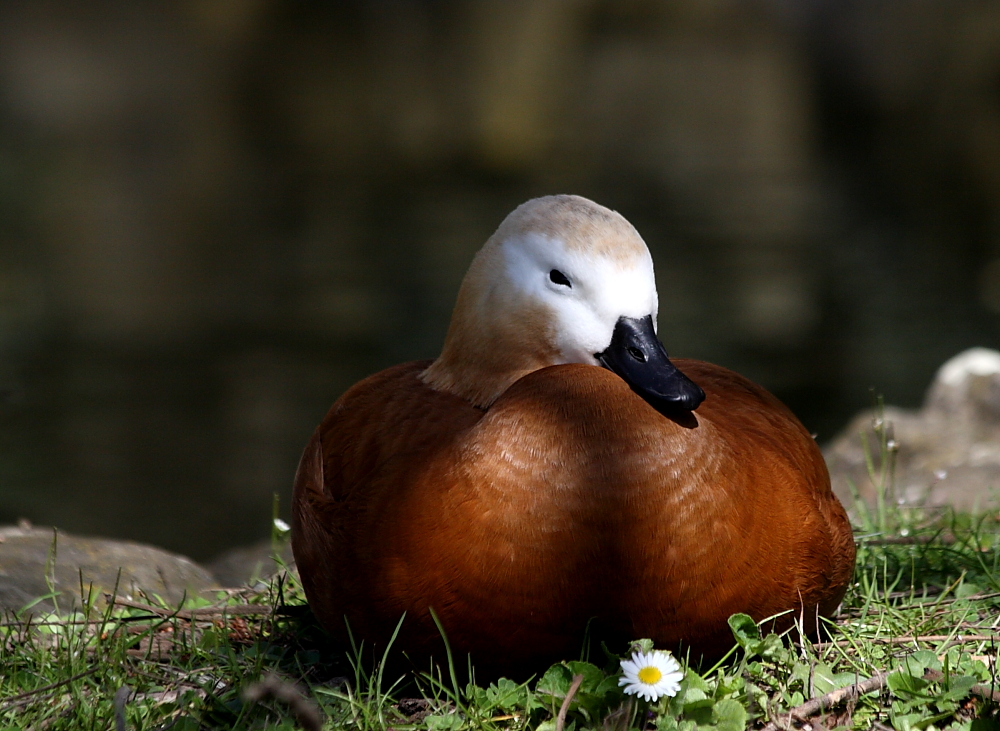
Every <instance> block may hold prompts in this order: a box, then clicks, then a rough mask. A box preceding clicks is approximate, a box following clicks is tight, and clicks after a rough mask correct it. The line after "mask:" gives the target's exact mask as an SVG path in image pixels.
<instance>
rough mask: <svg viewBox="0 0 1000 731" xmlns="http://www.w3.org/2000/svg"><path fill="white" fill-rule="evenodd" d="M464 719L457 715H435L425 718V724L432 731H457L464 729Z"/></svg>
mask: <svg viewBox="0 0 1000 731" xmlns="http://www.w3.org/2000/svg"><path fill="white" fill-rule="evenodd" d="M462 723H463V721H462V718H461V716H459V715H458V714H457V713H449V714H448V715H447V716H442V715H437V714H433V715H430V716H426V717H425V718H424V724H426V726H427V728H428V729H429V730H430V731H455V730H456V729H459V728H461V727H462Z"/></svg>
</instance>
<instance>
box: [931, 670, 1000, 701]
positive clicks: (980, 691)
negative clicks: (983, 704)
mask: <svg viewBox="0 0 1000 731" xmlns="http://www.w3.org/2000/svg"><path fill="white" fill-rule="evenodd" d="M924 679H925V680H931V681H933V682H935V683H936V682H939V681H942V680H944V673H942V672H940V671H938V670H927V671H925V672H924ZM969 693H971V694H972V695H975V696H979V697H980V698H982V699H983V700H984V701H993V702H994V703H1000V691H998V690H994V689H993V688H991V687H989V686H988V685H983V684H982V683H976V684H975V685H974V686H972V687H971V688H969Z"/></svg>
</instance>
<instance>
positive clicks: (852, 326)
mask: <svg viewBox="0 0 1000 731" xmlns="http://www.w3.org/2000/svg"><path fill="white" fill-rule="evenodd" d="M556 192H567V193H578V194H581V195H585V196H588V197H590V198H593V199H595V200H597V201H598V202H600V203H603V204H604V205H607V206H609V207H611V208H614V209H616V210H618V211H620V212H622V213H623V214H624V215H625V216H626V217H627V218H629V219H630V220H631V221H632V222H633V223H634V224H635V225H636V227H637V228H638V229H639V231H640V232H641V233H642V235H643V236H644V238H645V239H646V241H647V243H648V244H649V247H650V249H651V250H652V252H653V258H654V261H655V264H656V269H657V279H658V283H659V290H660V300H661V305H660V334H661V337H662V339H663V340H664V342H665V344H666V346H667V348H668V350H669V351H670V352H671V353H672V354H675V355H685V356H694V357H699V358H704V359H708V360H712V361H715V362H718V363H721V364H723V365H726V366H729V367H731V368H735V369H737V370H739V371H741V372H743V373H745V374H746V375H748V376H750V377H751V378H753V379H755V380H757V381H759V382H761V383H762V384H764V385H766V386H767V387H768V388H770V389H772V390H773V391H774V392H775V393H777V394H778V395H779V396H780V397H781V398H782V399H784V400H785V401H786V402H787V403H788V404H789V405H791V406H792V407H793V409H794V410H795V411H796V412H797V413H798V414H799V415H800V417H801V418H802V419H803V421H804V422H805V423H806V425H807V427H808V428H810V429H811V430H813V431H815V432H817V433H818V434H819V439H820V441H821V442H823V441H826V440H829V439H830V438H831V437H832V436H833V435H834V434H835V433H836V431H837V430H838V429H839V428H840V427H841V426H842V425H843V423H844V422H845V421H846V419H847V418H848V417H849V416H850V415H851V414H853V413H854V412H855V411H856V410H858V409H860V408H863V407H865V406H866V405H868V403H869V400H870V395H869V387H875V389H877V391H878V392H880V393H884V394H885V396H886V399H887V401H889V402H891V403H894V404H898V405H903V406H907V405H917V404H918V403H919V401H920V400H921V398H922V395H923V391H924V389H925V388H926V386H927V385H928V383H929V381H930V379H931V377H932V375H933V372H934V370H935V369H936V368H937V366H939V365H940V364H941V363H942V362H943V361H944V360H945V359H946V358H948V357H949V356H951V355H953V354H955V353H956V352H958V351H959V350H961V349H963V348H965V347H968V346H972V345H985V346H996V345H998V344H1000V343H998V341H1000V4H998V3H997V2H995V1H989V2H986V1H975V0H922V1H920V2H913V1H912V0H864V1H862V0H856V1H851V0H846V1H845V0H811V1H810V0H802V1H797V0H759V1H758V2H753V1H751V0H676V1H672V2H663V1H662V0H621V1H619V2H608V1H600V0H472V1H469V2H446V1H444V0H438V1H434V0H380V1H376V0H372V1H370V2H345V3H317V2H293V1H291V0H202V1H200V2H199V1H197V0H178V1H177V2H170V3H167V2H142V3H135V2H127V1H125V0H122V1H121V2H111V1H109V2H102V3H94V4H83V3H75V2H71V1H70V0H65V1H63V2H56V1H46V0H23V1H18V0H2V2H0V415H2V429H0V522H11V521H13V520H16V519H17V518H19V517H27V518H29V519H31V520H33V521H35V522H36V523H41V524H55V525H58V526H59V527H61V528H63V529H65V530H68V531H71V532H77V533H91V534H102V535H107V536H117V537H124V538H132V539H138V540H143V541H148V542H152V543H156V544H160V545H162V546H165V547H167V548H170V549H174V550H178V551H181V552H185V553H188V554H189V555H191V556H193V557H194V558H198V559H204V558H207V557H209V556H211V555H213V554H214V553H216V552H218V551H219V550H221V549H224V548H226V547H229V546H232V545H236V544H241V543H247V542H250V541H253V540H255V539H258V538H261V537H264V536H266V535H267V534H268V530H269V518H270V514H271V498H272V494H273V493H275V492H278V493H280V494H281V496H282V501H283V510H284V511H287V507H288V497H289V490H290V483H291V478H292V474H293V472H294V469H295V465H296V463H297V460H298V455H299V451H300V449H301V448H302V446H303V445H304V443H305V441H306V439H307V438H308V436H309V434H310V432H311V431H312V429H313V428H314V426H315V425H316V423H317V422H318V421H319V420H320V418H321V417H322V415H323V414H324V413H325V411H326V409H327V408H328V407H329V406H330V404H331V403H332V402H333V400H334V399H335V398H336V397H337V396H338V395H339V394H340V393H341V392H342V391H343V390H344V389H345V388H346V387H348V386H349V385H350V384H352V383H353V382H355V381H356V380H358V379H360V378H361V377H363V376H365V375H367V374H369V373H371V372H373V371H375V370H378V369H380V368H383V367H385V366H387V365H390V364H392V363H396V362H400V361H404V360H412V359H417V358H430V357H433V356H434V355H435V354H436V353H437V351H438V349H439V347H440V344H441V342H442V339H443V336H444V332H445V328H446V325H447V319H448V316H449V314H450V310H451V306H452V302H453V299H454V296H455V293H456V290H457V287H458V284H459V281H460V279H461V277H462V274H463V273H464V270H465V268H466V266H467V264H468V262H469V260H470V259H471V257H472V255H473V253H474V252H475V251H476V249H477V248H478V247H479V246H480V245H481V244H482V243H483V241H485V239H486V238H487V237H488V236H489V234H490V233H491V232H492V231H493V230H494V228H495V227H496V226H497V224H498V223H499V222H500V220H501V219H502V218H503V216H504V215H505V214H506V213H507V212H508V211H510V210H511V209H512V208H513V207H515V206H516V205H517V204H518V203H520V202H522V201H524V200H526V199H527V198H530V197H533V196H536V195H542V194H547V193H556Z"/></svg>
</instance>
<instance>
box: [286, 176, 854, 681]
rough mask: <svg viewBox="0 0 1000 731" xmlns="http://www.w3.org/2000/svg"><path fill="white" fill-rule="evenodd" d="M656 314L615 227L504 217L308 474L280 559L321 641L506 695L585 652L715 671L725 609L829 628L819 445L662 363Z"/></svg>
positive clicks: (650, 292)
mask: <svg viewBox="0 0 1000 731" xmlns="http://www.w3.org/2000/svg"><path fill="white" fill-rule="evenodd" d="M657 307H658V299H657V290H656V283H655V278H654V272H653V261H652V258H651V256H650V253H649V250H648V249H647V247H646V244H645V242H644V241H643V240H642V238H641V237H640V235H639V233H638V232H637V231H636V229H635V228H634V227H633V226H632V225H631V224H630V223H629V222H628V221H627V220H626V219H625V218H624V217H623V216H622V215H620V214H619V213H617V212H614V211H612V210H610V209H608V208H605V207H603V206H601V205H599V204H597V203H594V202H593V201H590V200H588V199H586V198H583V197H579V196H574V195H553V196H546V197H542V198H536V199H533V200H529V201H528V202H526V203H524V204H522V205H521V206H519V207H518V208H516V209H515V210H514V211H513V212H512V213H510V214H509V215H508V216H507V217H506V218H505V219H504V220H503V222H502V223H501V224H500V226H499V228H498V229H497V230H496V232H495V233H494V234H493V235H492V236H491V237H490V238H489V240H488V241H487V242H486V244H485V245H484V246H483V247H482V249H480V250H479V252H478V253H477V254H476V255H475V257H474V259H473V260H472V263H471V265H470V266H469V269H468V271H467V273H466V275H465V278H464V279H463V281H462V284H461V287H460V289H459V292H458V297H457V301H456V305H455V308H454V312H453V314H452V318H451V322H450V325H449V327H448V330H447V334H446V336H445V340H444V345H443V348H442V350H441V354H440V355H439V356H438V358H436V359H435V360H433V361H418V362H410V363H404V364H401V365H397V366H394V367H390V368H388V369H386V370H383V371H381V372H379V373H376V374H375V375H372V376H370V377H368V378H365V379H364V380H362V381H360V382H359V383H357V384H355V385H354V386H353V387H351V388H350V389H349V390H348V391H346V392H345V393H344V394H343V395H342V396H341V397H340V398H339V399H338V400H337V401H336V402H335V403H334V404H333V406H332V407H331V408H330V410H329V412H328V413H327V414H326V416H325V418H324V419H323V421H322V422H321V423H320V425H319V426H318V428H317V429H316V430H315V432H314V433H313V435H312V437H311V438H310V440H309V442H308V444H307V445H306V447H305V450H304V452H303V454H302V458H301V461H300V463H299V467H298V470H297V472H296V474H295V478H294V486H293V498H292V519H291V529H292V536H291V540H292V550H293V555H294V559H295V563H296V566H297V568H298V572H299V576H300V578H301V582H302V586H303V588H304V591H305V594H306V598H307V601H308V604H309V606H310V607H311V609H312V612H313V614H314V615H315V616H316V618H317V619H318V620H319V622H320V623H321V624H322V625H323V626H324V627H325V628H326V629H327V630H328V632H329V633H330V634H331V635H333V637H334V638H337V639H339V640H342V641H345V642H346V641H347V640H348V638H349V637H350V638H353V641H354V642H358V641H361V642H363V643H367V645H366V646H367V647H369V648H374V651H375V653H376V656H377V653H378V652H381V651H383V650H384V648H386V647H387V646H388V645H389V644H390V642H394V647H396V648H397V649H400V650H402V651H403V652H404V653H406V655H407V656H408V657H410V658H411V659H413V658H418V659H419V658H427V657H432V658H443V657H444V642H445V640H444V639H443V638H446V639H447V642H448V645H449V647H450V649H451V651H452V652H454V653H455V654H456V655H457V656H459V657H465V656H466V655H468V660H469V661H470V662H471V664H472V666H473V667H475V668H476V669H477V670H479V669H480V668H483V669H484V672H487V673H490V674H493V675H504V674H505V675H508V677H516V676H518V674H519V673H520V674H525V673H535V672H540V671H541V670H544V669H545V668H546V667H547V666H548V665H547V664H548V663H552V662H557V661H559V660H565V659H572V658H574V657H578V656H579V655H580V652H581V642H582V640H583V638H584V636H585V635H588V636H590V637H591V638H592V639H593V637H594V636H600V637H604V638H608V641H609V642H611V641H619V642H620V641H625V642H627V641H628V640H629V639H637V638H649V639H652V640H653V641H654V643H655V645H656V646H657V647H661V648H665V649H673V650H674V651H676V652H683V653H685V654H686V655H687V656H688V657H689V658H711V657H718V656H720V655H722V654H723V653H725V652H726V651H727V650H729V649H730V648H731V647H732V646H733V644H734V640H733V634H732V631H731V630H730V628H729V625H728V619H729V618H730V616H731V615H734V614H737V613H743V614H747V615H749V616H750V617H752V618H753V619H754V620H755V621H763V620H766V619H769V621H770V622H771V623H772V624H771V626H773V627H774V628H776V629H777V630H781V629H783V628H788V627H791V626H793V625H794V623H795V622H798V623H799V625H800V626H802V625H804V626H805V628H806V631H809V630H810V629H811V628H815V627H817V626H818V625H819V620H818V617H829V616H831V615H832V614H833V613H834V612H835V611H836V609H837V607H838V605H839V604H840V602H841V600H842V598H843V596H844V594H845V591H846V588H847V586H848V584H849V582H850V580H851V578H852V574H853V568H854V557H855V545H854V540H853V535H852V530H851V526H850V523H849V522H848V518H847V515H846V513H845V511H844V508H843V507H842V505H841V503H840V502H839V501H838V499H837V497H836V496H834V494H833V492H832V491H831V489H830V477H829V474H828V472H827V468H826V465H825V463H824V460H823V456H822V454H821V453H820V450H819V448H818V447H817V444H816V442H815V440H814V438H813V437H812V436H811V435H810V433H809V432H808V431H807V430H806V429H805V427H804V426H803V425H802V424H801V423H800V422H799V420H798V419H797V418H796V417H795V416H794V415H793V414H792V412H791V411H790V410H789V409H788V408H787V407H786V406H784V405H783V404H782V403H781V402H780V401H779V400H778V399H777V398H776V397H774V396H773V395H771V394H770V393H769V392H768V391H766V390H765V389H764V388H762V387H761V386H758V385H756V384H755V383H753V382H751V381H750V380H748V379H747V378H744V377H743V376H741V375H739V374H737V373H735V372H733V371H731V370H728V369H726V368H724V367H721V366H718V365H712V364H710V363H706V362H702V361H698V360H689V359H673V360H671V359H670V358H669V357H668V355H667V352H666V350H665V348H664V346H663V344H662V343H661V341H660V339H659V336H658V334H657ZM415 662H419V660H415ZM460 664H461V663H460ZM418 666H419V665H418Z"/></svg>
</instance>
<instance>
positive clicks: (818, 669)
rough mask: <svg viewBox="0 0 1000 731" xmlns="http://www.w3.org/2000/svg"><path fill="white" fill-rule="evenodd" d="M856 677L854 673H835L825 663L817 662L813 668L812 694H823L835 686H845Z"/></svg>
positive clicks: (834, 688)
mask: <svg viewBox="0 0 1000 731" xmlns="http://www.w3.org/2000/svg"><path fill="white" fill-rule="evenodd" d="M856 679H857V676H855V674H854V673H835V672H833V669H832V668H831V667H830V666H829V665H827V664H826V663H823V662H818V663H816V666H815V667H814V668H813V676H812V682H813V695H823V694H824V693H829V692H830V691H831V690H837V688H845V687H847V686H848V685H850V684H851V683H853V682H854V681H855V680H856Z"/></svg>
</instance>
